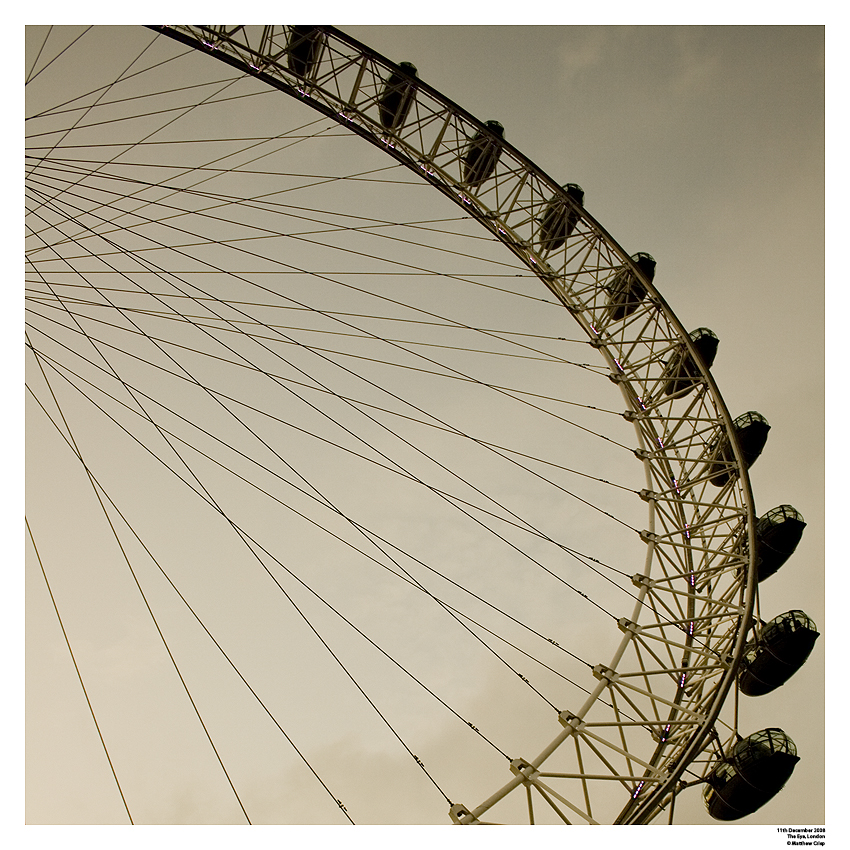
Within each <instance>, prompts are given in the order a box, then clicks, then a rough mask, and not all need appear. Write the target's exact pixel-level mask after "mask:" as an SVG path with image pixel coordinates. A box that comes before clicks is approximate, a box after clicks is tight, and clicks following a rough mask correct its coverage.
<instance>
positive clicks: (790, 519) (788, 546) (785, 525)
mask: <svg viewBox="0 0 850 850" xmlns="http://www.w3.org/2000/svg"><path fill="white" fill-rule="evenodd" d="M805 527H806V523H805V521H804V520H803V517H802V516H801V515H800V513H799V511H796V510H795V509H794V508H792V507H791V505H779V507H777V508H772V509H771V510H769V511H768V512H767V513H766V514H765V515H764V516H763V517H760V518H759V520H758V522H757V523H756V565H757V567H758V580H759V581H764V580H765V579H766V578H768V577H770V576H772V575H773V574H774V573H775V572H776V571H777V570H778V569H779V568H780V567H781V566H782V565H783V564H784V563H785V562H786V561H787V560H788V559H789V558H790V557H791V556H792V555H793V554H794V550H795V549H796V548H797V544H798V543H799V542H800V539H801V538H802V536H803V529H804V528H805Z"/></svg>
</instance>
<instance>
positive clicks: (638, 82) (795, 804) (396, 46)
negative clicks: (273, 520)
mask: <svg viewBox="0 0 850 850" xmlns="http://www.w3.org/2000/svg"><path fill="white" fill-rule="evenodd" d="M340 27H341V28H342V29H343V30H345V31H346V32H348V33H350V34H351V35H352V36H354V37H355V38H357V39H359V40H360V41H362V42H364V43H366V44H368V45H369V46H371V47H373V48H374V49H376V50H378V51H379V52H381V53H382V54H384V55H385V56H387V57H388V58H390V59H392V60H394V61H411V62H413V63H414V64H415V65H416V66H417V68H418V71H419V76H420V77H421V78H422V79H423V80H425V81H427V82H428V83H429V84H430V85H432V86H434V87H435V88H436V89H438V90H439V91H441V92H442V93H444V94H445V95H447V96H448V97H449V98H451V99H452V100H454V101H455V102H457V103H458V104H460V105H462V106H464V107H465V108H466V109H468V110H469V111H471V112H472V113H473V114H474V115H475V116H476V117H478V118H480V119H482V120H487V119H496V120H498V121H500V122H501V123H502V124H503V125H504V127H505V136H506V138H507V139H508V141H510V142H511V143H512V144H513V145H515V146H516V147H518V148H519V150H521V151H522V152H523V153H524V154H525V155H526V156H528V157H529V158H530V159H531V160H532V161H534V162H535V163H536V164H537V165H538V166H540V167H541V168H542V169H543V170H544V171H546V172H547V173H549V174H550V175H551V176H552V177H554V178H555V179H556V180H557V181H558V182H560V183H566V182H575V183H579V184H580V185H581V186H582V187H583V188H584V191H585V206H586V208H587V210H588V211H589V212H590V213H591V215H593V216H594V217H595V218H596V219H597V220H598V221H600V222H601V223H602V225H603V226H604V227H605V228H606V229H607V230H608V232H609V233H611V234H612V235H613V237H614V238H615V239H616V240H617V241H618V242H619V244H620V245H622V246H623V247H624V248H625V249H626V250H627V251H628V252H629V253H635V252H637V251H647V252H649V253H651V254H652V255H653V256H654V257H655V259H656V260H657V262H658V268H657V272H656V278H655V283H656V285H657V286H658V288H659V290H660V291H661V292H662V293H663V295H664V296H665V298H666V300H667V302H668V303H669V304H670V305H671V306H672V308H673V310H674V311H675V312H676V314H677V315H678V316H679V318H680V319H681V320H682V322H683V324H684V325H685V326H686V327H687V328H689V329H690V328H695V327H698V326H706V327H709V328H711V329H712V330H714V331H715V333H717V335H718V336H719V338H720V349H719V353H718V357H717V360H716V362H715V365H714V367H713V369H712V372H713V374H714V376H715V379H716V381H717V384H718V386H719V387H720V390H721V393H722V395H723V397H724V399H725V401H726V404H727V406H728V408H729V410H730V412H731V414H732V415H733V416H736V415H738V414H739V413H743V412H745V411H747V410H757V411H759V412H761V413H762V414H764V415H765V416H766V418H767V419H768V420H769V422H770V423H771V426H772V430H771V433H770V438H769V440H768V444H767V447H766V449H765V451H764V454H763V456H762V457H761V459H760V460H759V461H758V463H757V464H756V465H755V466H754V467H753V469H752V471H751V479H752V482H753V489H754V493H755V498H756V505H757V511H758V512H759V513H764V512H765V511H766V510H768V509H769V508H772V507H774V506H775V505H779V504H783V503H790V504H793V505H794V506H795V507H796V508H797V509H798V510H799V511H800V512H801V513H802V514H803V516H804V517H805V519H806V521H807V523H808V527H807V529H806V533H805V535H804V537H803V541H802V543H801V544H800V547H799V548H798V550H797V553H796V554H795V556H794V558H793V559H792V560H791V561H790V562H789V563H788V564H787V565H786V567H785V568H784V569H783V570H782V572H781V573H780V574H778V575H777V576H775V577H773V578H771V580H770V581H769V582H767V583H765V584H764V585H763V587H762V589H761V606H762V616H763V617H764V619H771V618H772V617H773V616H775V615H777V614H779V613H781V612H783V611H786V610H789V609H791V608H802V609H804V610H805V611H806V612H807V613H808V614H809V615H810V616H811V617H812V618H813V619H814V620H815V621H816V622H817V623H818V625H819V626H820V628H821V632H822V634H823V635H824V636H823V637H822V638H821V641H820V642H819V643H818V645H817V647H816V649H815V652H814V653H813V655H812V657H811V658H810V660H809V661H808V663H807V664H806V666H805V667H804V668H803V670H802V671H800V673H798V674H797V675H796V676H795V677H794V678H793V679H792V680H791V681H790V682H789V683H788V684H787V685H786V686H785V687H784V688H782V689H780V690H779V691H777V692H776V693H774V694H771V695H768V696H766V697H762V698H759V699H758V700H757V701H756V700H750V701H747V700H742V701H741V704H740V723H739V728H740V730H741V732H742V734H747V733H748V732H750V731H756V730H757V729H761V728H764V727H765V726H780V727H782V728H783V729H784V730H785V731H786V732H788V734H789V735H790V736H791V737H792V738H793V739H794V741H795V742H796V744H797V748H798V752H799V754H800V756H801V762H800V764H799V765H798V767H797V769H796V771H795V773H794V775H793V777H792V779H791V780H790V782H789V784H788V786H787V787H786V789H785V790H784V792H783V793H782V794H781V795H779V797H777V798H776V799H775V800H774V801H772V803H770V804H768V805H767V806H765V807H764V808H763V809H762V810H760V811H759V812H757V813H756V814H755V815H753V816H752V817H750V818H748V819H747V820H746V823H747V824H774V823H783V824H818V823H823V822H824V818H825V814H824V735H825V726H824V705H825V701H824V659H825V652H824V644H825V642H826V640H827V639H828V633H827V629H826V623H825V621H824V524H825V506H824V354H825V351H824V326H823V318H824V256H823V255H824V251H823V243H824V230H823V204H824V94H823V78H824V51H823V47H824V31H823V28H821V27H726V26H722V27H718V26H712V27H657V26H647V27H619V26H610V27H566V26H547V27H540V26H523V27H517V26H502V27H470V26H464V27H457V26H441V27H426V26H407V27H395V26H393V27H390V26H386V27H383V26H345V25H344V24H340ZM175 533H178V532H177V531H175ZM37 588H38V585H37V583H33V585H32V589H30V594H31V595H35V593H36V592H43V591H37ZM30 604H31V605H33V608H34V609H35V608H37V609H38V613H34V614H32V615H31V616H33V619H34V620H37V619H38V618H39V617H40V616H45V621H46V615H44V611H43V609H44V600H43V599H41V598H39V599H37V600H36V601H33V602H31V603H30ZM48 613H49V612H48ZM54 638H55V635H54ZM31 640H32V638H31ZM32 647H33V652H34V654H35V653H36V652H42V650H43V651H44V653H46V654H48V655H49V653H51V652H52V653H53V655H50V658H51V659H52V661H53V663H55V664H56V665H57V668H58V666H59V665H60V664H61V663H67V662H66V660H65V659H63V658H62V656H61V653H60V652H59V651H58V650H56V649H55V647H54V648H53V649H49V648H45V647H43V646H42V643H41V638H38V639H36V640H35V641H33V644H32ZM107 654H108V653H107ZM38 657H39V658H41V656H38ZM45 657H46V656H45ZM106 663H114V664H115V665H116V668H120V665H121V663H122V660H121V658H120V657H118V658H115V659H109V658H106ZM53 675H55V674H53V673H45V679H46V680H47V681H45V682H38V681H37V682H36V685H34V686H33V687H34V688H35V687H42V686H47V685H49V684H50V679H51V676H53ZM66 675H67V673H66ZM34 678H35V679H38V677H37V676H34ZM67 688H68V690H67V691H63V694H65V695H66V696H65V697H63V698H66V699H75V698H78V694H77V695H76V696H69V695H73V694H74V691H73V682H72V681H70V680H69V682H68V683H67ZM488 689H489V690H488ZM38 693H40V691H39V692H38ZM47 693H48V691H45V694H47ZM46 698H49V697H46ZM493 698H494V692H493V690H492V683H489V682H484V683H482V690H481V691H480V693H479V694H478V695H476V696H471V697H470V701H471V703H473V704H474V703H476V700H477V701H478V702H479V703H484V702H486V701H488V700H492V699H493ZM33 710H34V717H31V719H30V729H31V730H33V729H34V730H36V731H34V732H31V734H33V735H36V736H38V735H42V734H44V735H48V737H49V735H50V734H52V735H54V736H55V737H56V738H57V739H59V738H62V737H63V736H68V735H73V734H76V733H75V732H74V731H72V730H74V729H78V728H79V729H82V728H84V726H85V723H86V722H87V719H86V717H85V715H84V713H82V712H81V713H80V717H79V719H78V723H79V726H73V725H65V724H64V723H63V722H62V721H57V720H56V719H55V717H53V716H48V715H47V714H44V716H42V712H40V711H39V710H38V707H37V706H36V707H35V709H33ZM89 722H90V719H89ZM544 737H545V736H544ZM34 749H36V750H38V749H39V748H38V747H35V748H34ZM355 756H356V754H355V753H351V754H349V753H345V754H343V757H344V758H348V757H350V758H351V759H352V765H351V770H352V775H354V776H356V775H357V761H356V757H355ZM98 757H99V755H98V754H97V753H95V755H94V756H93V763H94V761H96V760H97V758H98ZM380 757H384V754H383V753H382V754H380ZM66 758H69V759H70V763H73V761H74V759H75V758H77V756H76V755H74V754H72V755H71V756H70V757H66ZM33 764H35V765H36V766H35V767H31V773H30V775H29V776H28V781H29V782H31V783H32V787H33V788H35V789H37V788H38V786H39V785H40V784H41V783H42V782H44V783H47V785H48V786H49V785H50V782H53V781H54V778H50V777H47V776H46V775H45V776H44V777H42V775H41V774H39V771H49V764H50V757H49V755H48V754H46V753H45V752H38V754H37V760H36V761H35V762H33ZM392 764H393V762H392V760H388V761H387V765H388V766H389V768H392ZM66 769H67V768H66ZM81 769H84V768H81ZM66 781H67V780H66ZM96 784H97V786H98V787H99V788H101V790H103V791H104V792H105V793H110V791H109V789H108V785H109V783H108V781H107V779H106V778H104V777H99V778H98V779H97V780H96ZM492 784H493V785H494V787H495V786H496V785H498V784H501V779H500V780H499V781H498V782H496V781H494V782H493V783H492ZM60 785H61V783H59V782H58V780H57V788H59V787H60ZM80 785H81V788H82V787H84V783H83V782H81V783H80ZM30 793H31V794H34V796H35V797H37V796H38V793H37V791H36V792H33V791H31V792H30ZM82 793H83V795H86V794H87V793H88V792H86V791H83V792H82ZM48 796H50V795H48ZM69 800H70V802H69V803H68V805H69V806H70V809H69V810H73V807H74V806H77V805H79V804H80V802H81V801H80V800H76V801H74V800H73V797H71V798H69ZM51 802H57V804H58V805H59V810H60V811H62V809H61V805H62V804H61V801H51ZM465 802H467V803H472V801H471V800H466V801H465ZM193 804H194V800H192V799H191V793H189V794H188V795H187V799H186V800H175V801H173V807H174V810H175V811H177V810H178V809H179V808H180V806H183V805H185V807H186V809H187V810H189V811H191V807H192V805H193ZM166 808H167V807H166ZM47 810H48V809H47V808H44V809H39V811H47ZM96 810H97V809H96V807H93V808H92V812H94V811H96ZM117 815H120V812H118V813H117ZM117 815H116V813H115V812H114V811H113V812H112V813H111V814H110V817H115V818H116V819H115V822H121V821H120V817H118V816H117ZM677 816H680V817H681V819H682V820H684V821H688V820H691V822H693V823H709V822H710V819H709V818H708V817H707V815H706V814H705V811H704V809H703V807H702V802H701V799H700V795H699V793H698V792H694V793H692V794H691V795H690V797H687V798H686V797H685V796H684V795H683V796H682V797H681V798H680V800H679V802H677ZM37 817H38V816H36V819H37ZM677 819H679V817H677ZM110 822H112V821H110ZM732 828H734V827H732ZM240 836H241V833H240ZM240 840H241V839H240ZM561 840H563V839H561Z"/></svg>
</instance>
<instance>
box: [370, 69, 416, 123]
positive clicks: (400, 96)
mask: <svg viewBox="0 0 850 850" xmlns="http://www.w3.org/2000/svg"><path fill="white" fill-rule="evenodd" d="M398 67H399V70H398V71H393V72H392V73H391V74H390V75H389V77H387V80H386V82H385V83H384V90H383V91H382V92H381V96H380V98H378V109H379V112H380V115H381V125H382V126H383V127H384V129H386V130H397V129H398V128H399V127H402V126H403V125H404V122H405V121H406V120H407V113H408V112H409V111H410V106H411V104H412V103H413V98H414V97H415V96H416V83H414V82H413V80H414V79H415V78H416V66H415V65H413V64H411V63H410V62H400V63H399V66H398Z"/></svg>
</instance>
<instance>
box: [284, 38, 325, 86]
mask: <svg viewBox="0 0 850 850" xmlns="http://www.w3.org/2000/svg"><path fill="white" fill-rule="evenodd" d="M324 42H325V36H324V33H323V32H322V31H321V30H320V29H319V28H318V27H296V26H293V27H290V28H289V39H288V40H287V42H286V52H287V54H288V55H287V57H286V64H287V67H288V68H289V70H290V71H292V73H293V74H298V76H299V77H309V76H310V75H311V74H312V73H313V70H314V69H315V67H316V65H317V64H318V62H319V56H320V55H321V53H322V45H323V44H324Z"/></svg>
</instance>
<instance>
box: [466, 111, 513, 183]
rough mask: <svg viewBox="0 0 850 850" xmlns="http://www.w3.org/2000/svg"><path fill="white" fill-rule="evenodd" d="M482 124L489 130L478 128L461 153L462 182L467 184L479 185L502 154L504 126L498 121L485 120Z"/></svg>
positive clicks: (490, 172)
mask: <svg viewBox="0 0 850 850" xmlns="http://www.w3.org/2000/svg"><path fill="white" fill-rule="evenodd" d="M484 126H485V127H486V128H487V130H489V132H485V131H483V130H479V131H478V132H477V133H476V134H475V136H473V138H472V141H471V142H470V143H469V147H468V148H467V149H466V153H465V154H464V155H463V182H464V183H466V185H467V186H480V185H481V184H482V183H483V182H484V181H485V180H486V179H487V178H488V177H491V176H492V175H493V172H494V171H495V170H496V163H498V161H499V157H500V156H501V154H502V138H503V136H504V135H505V128H504V127H503V126H502V125H501V124H500V123H499V122H498V121H485V122H484Z"/></svg>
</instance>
